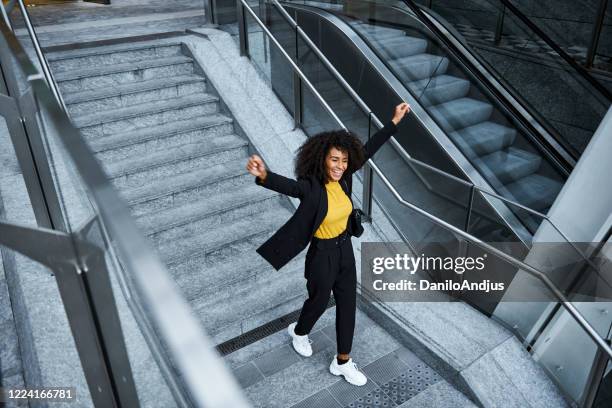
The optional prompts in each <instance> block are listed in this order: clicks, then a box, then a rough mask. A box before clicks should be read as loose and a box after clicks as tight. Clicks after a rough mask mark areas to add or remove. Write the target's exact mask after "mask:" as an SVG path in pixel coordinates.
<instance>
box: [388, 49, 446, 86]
mask: <svg viewBox="0 0 612 408" xmlns="http://www.w3.org/2000/svg"><path fill="white" fill-rule="evenodd" d="M388 63H389V65H391V67H392V68H393V70H394V71H395V73H396V74H397V75H398V76H399V77H400V79H402V80H403V81H405V82H411V81H417V80H419V79H425V78H431V77H434V76H437V75H442V74H444V73H446V70H447V69H448V58H446V57H442V56H439V55H432V54H418V55H412V56H410V57H404V58H398V59H395V60H390V61H388Z"/></svg>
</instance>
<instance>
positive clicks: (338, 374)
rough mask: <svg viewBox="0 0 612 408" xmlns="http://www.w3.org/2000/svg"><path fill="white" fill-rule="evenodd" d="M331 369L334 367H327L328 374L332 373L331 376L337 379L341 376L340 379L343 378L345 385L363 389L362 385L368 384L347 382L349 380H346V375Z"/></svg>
mask: <svg viewBox="0 0 612 408" xmlns="http://www.w3.org/2000/svg"><path fill="white" fill-rule="evenodd" d="M333 367H334V366H329V372H330V373H332V374H333V375H335V376H338V377H340V376H341V377H343V378H344V380H345V381H346V382H347V383H349V384H352V385H354V386H355V387H363V386H364V385H366V384H367V383H368V382H367V381H366V382H365V383H363V384H355V383H354V382H351V381H349V380H348V378H346V375H344V374H342V373H341V372H340V371H335V370H334V368H333Z"/></svg>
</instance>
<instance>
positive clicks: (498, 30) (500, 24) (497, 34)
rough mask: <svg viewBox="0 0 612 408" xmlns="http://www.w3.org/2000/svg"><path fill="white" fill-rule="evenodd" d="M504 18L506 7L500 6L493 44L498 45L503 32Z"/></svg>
mask: <svg viewBox="0 0 612 408" xmlns="http://www.w3.org/2000/svg"><path fill="white" fill-rule="evenodd" d="M505 16H506V5H505V4H503V3H502V4H501V10H500V11H499V13H498V14H497V25H496V26H495V44H496V45H499V43H500V42H501V39H502V34H503V32H504V17H505Z"/></svg>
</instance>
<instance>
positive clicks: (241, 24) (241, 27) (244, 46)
mask: <svg viewBox="0 0 612 408" xmlns="http://www.w3.org/2000/svg"><path fill="white" fill-rule="evenodd" d="M236 7H237V9H236V14H237V17H238V32H239V34H238V36H239V39H240V56H242V57H248V56H249V35H248V32H247V24H246V15H245V12H244V6H243V5H242V2H240V0H237V1H236Z"/></svg>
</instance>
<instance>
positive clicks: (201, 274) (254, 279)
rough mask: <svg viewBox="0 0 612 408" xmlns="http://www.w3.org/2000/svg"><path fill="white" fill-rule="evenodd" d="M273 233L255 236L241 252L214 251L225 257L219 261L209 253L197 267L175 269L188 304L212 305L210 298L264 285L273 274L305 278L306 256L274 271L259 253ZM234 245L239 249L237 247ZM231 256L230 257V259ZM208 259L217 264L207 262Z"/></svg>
mask: <svg viewBox="0 0 612 408" xmlns="http://www.w3.org/2000/svg"><path fill="white" fill-rule="evenodd" d="M274 232H275V230H272V229H271V230H266V231H262V232H261V233H259V234H257V235H255V236H252V237H251V238H250V239H249V240H247V241H246V242H243V243H241V244H244V245H243V250H241V251H240V252H238V253H236V251H234V250H230V251H227V250H225V248H224V250H221V251H215V253H214V255H217V254H220V253H223V254H224V256H225V258H224V259H223V260H219V259H220V258H221V256H222V255H219V256H214V255H212V254H209V255H208V256H207V257H206V258H202V257H197V259H198V260H199V263H198V264H193V265H192V264H181V265H180V266H177V267H173V268H172V273H173V276H174V277H175V281H176V283H177V284H178V285H179V287H180V288H181V289H182V290H183V293H184V294H185V297H186V298H187V300H188V301H194V300H195V301H197V302H209V301H211V299H217V298H219V297H220V295H222V294H223V293H224V292H225V293H228V292H229V293H231V292H234V293H238V292H240V291H241V290H242V288H243V287H251V288H256V287H260V286H263V284H262V280H265V277H266V276H269V275H270V274H271V273H288V271H297V273H298V274H301V276H303V275H304V274H303V270H304V256H303V254H301V255H298V256H296V257H295V258H294V259H292V260H291V261H290V262H289V263H288V264H287V265H286V266H284V267H283V270H282V271H280V272H277V271H276V270H274V268H273V267H272V266H271V265H270V264H269V263H268V262H267V261H266V260H265V259H263V258H262V257H261V256H260V255H259V254H257V252H256V249H257V248H258V247H259V245H261V244H262V243H263V242H265V241H266V240H267V239H268V238H270V236H272V234H274ZM238 245H240V244H238ZM232 246H233V247H234V248H235V247H236V245H235V244H234V245H232ZM247 248H248V249H247ZM228 257H231V258H230V259H229V260H228ZM209 258H210V259H216V260H217V261H216V262H211V261H208V259H209ZM203 259H204V260H203ZM291 273H293V272H291ZM262 278H263V279H262ZM221 297H222V296H221Z"/></svg>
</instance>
